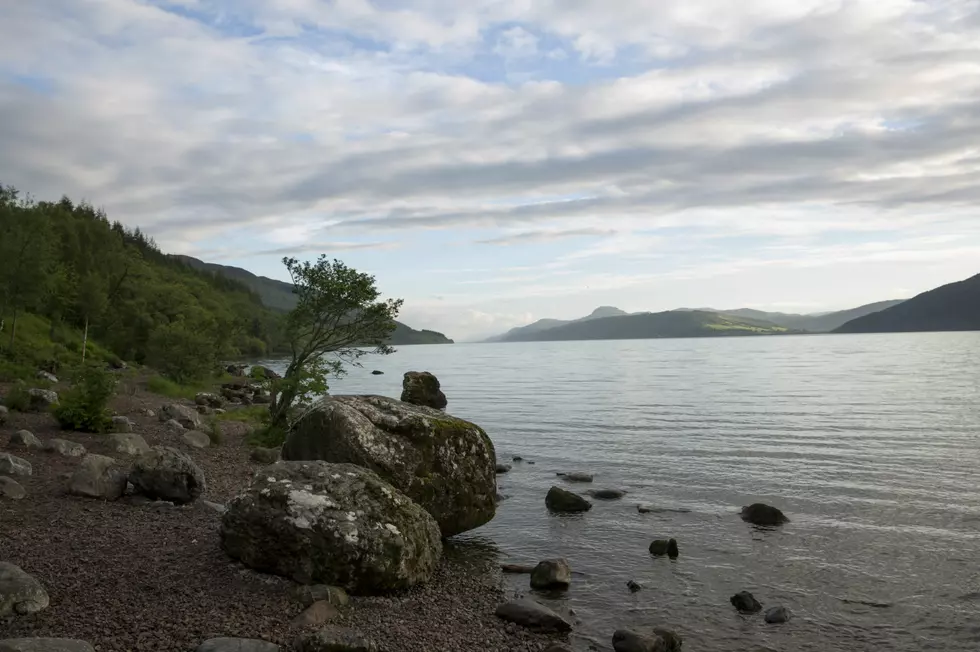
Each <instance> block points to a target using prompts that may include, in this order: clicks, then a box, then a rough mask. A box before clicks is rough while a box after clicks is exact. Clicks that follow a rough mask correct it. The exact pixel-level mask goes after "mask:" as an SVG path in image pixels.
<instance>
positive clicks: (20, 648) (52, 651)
mask: <svg viewBox="0 0 980 652" xmlns="http://www.w3.org/2000/svg"><path fill="white" fill-rule="evenodd" d="M0 652H95V648H93V647H92V646H91V645H89V644H88V643H86V642H85V641H79V640H76V639H73V638H8V639H7V640H5V641H0Z"/></svg>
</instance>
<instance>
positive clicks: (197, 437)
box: [180, 430, 211, 448]
mask: <svg viewBox="0 0 980 652" xmlns="http://www.w3.org/2000/svg"><path fill="white" fill-rule="evenodd" d="M180 439H181V441H183V442H184V443H185V444H187V445H188V446H190V447H191V448H208V447H209V446H210V445H211V438H210V437H208V436H207V435H206V434H204V433H203V432H201V431H200V430H188V431H187V432H185V433H184V434H183V435H181V436H180Z"/></svg>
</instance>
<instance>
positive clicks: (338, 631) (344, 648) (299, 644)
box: [295, 626, 379, 652]
mask: <svg viewBox="0 0 980 652" xmlns="http://www.w3.org/2000/svg"><path fill="white" fill-rule="evenodd" d="M378 649H379V648H378V645H377V644H376V643H375V642H374V641H373V640H371V639H370V638H367V637H365V636H363V635H361V634H360V633H359V632H357V631H356V630H353V629H349V628H347V627H336V626H328V627H323V628H322V629H319V630H317V631H315V632H312V633H310V634H306V635H304V636H301V637H299V638H298V639H297V640H296V643H295V650H296V652H378Z"/></svg>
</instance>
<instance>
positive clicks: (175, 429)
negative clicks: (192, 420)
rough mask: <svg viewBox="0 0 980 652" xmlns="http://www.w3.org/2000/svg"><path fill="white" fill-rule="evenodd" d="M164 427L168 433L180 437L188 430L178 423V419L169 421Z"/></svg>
mask: <svg viewBox="0 0 980 652" xmlns="http://www.w3.org/2000/svg"><path fill="white" fill-rule="evenodd" d="M163 427H164V428H166V429H167V432H169V433H170V434H172V435H179V434H181V433H183V432H184V430H186V428H184V426H182V425H180V422H179V421H177V420H176V419H168V420H167V421H166V422H165V423H164V424H163Z"/></svg>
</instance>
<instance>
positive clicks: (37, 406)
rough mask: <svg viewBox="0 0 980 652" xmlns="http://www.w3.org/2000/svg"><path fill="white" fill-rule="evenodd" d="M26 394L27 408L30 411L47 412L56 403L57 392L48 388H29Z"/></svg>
mask: <svg viewBox="0 0 980 652" xmlns="http://www.w3.org/2000/svg"><path fill="white" fill-rule="evenodd" d="M27 395H28V397H30V402H29V403H28V405H29V408H28V409H29V410H30V411H31V412H47V411H48V410H50V409H51V408H52V406H54V405H56V404H57V403H58V393H57V392H53V391H51V390H50V389H29V390H27Z"/></svg>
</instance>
